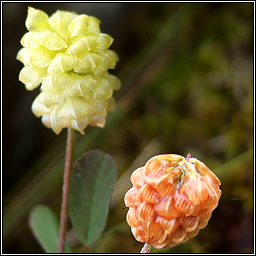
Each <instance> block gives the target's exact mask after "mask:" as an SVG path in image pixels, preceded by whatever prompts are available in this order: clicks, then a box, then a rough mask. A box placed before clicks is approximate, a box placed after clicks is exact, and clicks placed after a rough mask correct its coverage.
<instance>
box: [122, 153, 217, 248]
mask: <svg viewBox="0 0 256 256" xmlns="http://www.w3.org/2000/svg"><path fill="white" fill-rule="evenodd" d="M131 182H132V184H133V187H132V188H131V189H129V190H128V191H127V192H126V194H125V198H124V200H125V204H126V206H127V207H129V211H128V213H127V217H126V219H127V222H128V224H129V225H130V226H131V230H132V233H133V235H134V237H135V238H136V240H137V241H139V242H145V243H147V244H150V245H152V246H154V247H155V248H165V247H173V246H176V245H178V244H180V243H184V242H186V241H187V240H188V239H189V238H191V237H194V236H196V235H197V234H198V232H199V230H200V229H202V228H205V227H206V226H207V224H208V221H209V219H210V218H211V215H212V211H213V210H214V209H215V208H216V207H217V205H218V202H219V199H220V196H221V190H220V188H219V186H220V184H221V183H220V181H219V179H218V178H217V177H216V175H215V174H214V173H213V172H212V171H211V170H210V169H209V168H208V167H207V166H206V165H205V164H204V163H202V162H200V161H199V160H197V159H196V158H190V154H189V155H188V157H187V158H184V157H182V156H180V155H175V154H169V155H159V156H155V157H152V158H151V159H149V160H148V162H147V163H146V164H145V166H143V167H141V168H138V169H136V170H135V171H134V172H133V173H132V175H131Z"/></svg>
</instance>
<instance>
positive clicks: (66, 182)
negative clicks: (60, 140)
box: [58, 128, 75, 253]
mask: <svg viewBox="0 0 256 256" xmlns="http://www.w3.org/2000/svg"><path fill="white" fill-rule="evenodd" d="M74 135H75V132H74V130H73V129H72V128H68V136H67V147H66V157H65V170H64V179H63V192H62V204H61V214H60V236H59V249H58V252H59V253H63V252H64V249H65V238H66V233H67V226H68V208H69V192H70V181H71V177H72V175H71V174H72V165H73V151H74V137H75V136H74Z"/></svg>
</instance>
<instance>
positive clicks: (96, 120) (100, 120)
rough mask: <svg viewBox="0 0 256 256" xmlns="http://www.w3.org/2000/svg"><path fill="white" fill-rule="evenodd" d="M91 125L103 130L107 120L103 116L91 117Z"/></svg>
mask: <svg viewBox="0 0 256 256" xmlns="http://www.w3.org/2000/svg"><path fill="white" fill-rule="evenodd" d="M89 120H90V121H89V122H90V125H92V126H98V127H100V128H103V127H104V126H105V124H106V118H105V117H104V116H101V115H94V116H91V117H90V119H89Z"/></svg>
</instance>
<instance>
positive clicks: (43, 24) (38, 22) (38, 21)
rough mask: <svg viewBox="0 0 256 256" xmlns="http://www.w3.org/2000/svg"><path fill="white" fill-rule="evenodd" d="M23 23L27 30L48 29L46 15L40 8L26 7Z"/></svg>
mask: <svg viewBox="0 0 256 256" xmlns="http://www.w3.org/2000/svg"><path fill="white" fill-rule="evenodd" d="M25 25H26V27H27V29H28V30H29V31H43V30H48V29H50V26H49V23H48V15H47V14H46V13H45V12H43V11H40V10H37V9H34V8H32V7H28V16H27V19H26V22H25Z"/></svg>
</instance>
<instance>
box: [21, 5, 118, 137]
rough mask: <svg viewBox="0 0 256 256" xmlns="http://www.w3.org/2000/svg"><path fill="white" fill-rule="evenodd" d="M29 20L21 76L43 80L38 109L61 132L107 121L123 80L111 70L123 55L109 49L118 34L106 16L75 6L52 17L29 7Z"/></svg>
mask: <svg viewBox="0 0 256 256" xmlns="http://www.w3.org/2000/svg"><path fill="white" fill-rule="evenodd" d="M25 24H26V27H27V29H28V31H29V32H27V33H26V34H25V35H24V36H23V37H22V39H21V45H22V46H23V47H24V48H22V49H21V50H20V51H19V52H18V55H17V59H18V60H19V61H21V62H22V63H23V64H24V67H23V68H22V70H21V71H20V75H19V80H20V81H21V82H22V83H24V84H25V86H26V89H27V90H34V89H35V88H37V87H38V86H40V84H41V87H40V89H41V92H40V94H39V95H38V96H37V97H36V99H35V100H34V102H33V104H32V111H33V113H34V114H35V115H36V116H37V117H41V119H42V122H43V124H44V125H45V126H47V127H48V128H52V129H53V131H54V132H55V133H56V134H58V133H60V131H61V130H62V129H63V128H66V127H71V128H73V129H76V130H78V131H80V132H81V133H82V134H84V129H85V127H86V126H87V125H93V126H94V125H96V126H99V127H104V125H105V118H106V116H107V112H108V111H111V110H113V108H114V106H115V101H114V99H113V97H112V94H113V91H114V90H118V89H119V88H120V80H119V79H118V78H117V77H116V76H114V75H111V74H109V73H108V69H113V68H114V67H115V65H116V62H117V61H118V56H117V54H116V53H115V52H114V51H112V50H108V48H109V46H110V45H111V44H112V42H113V39H112V37H111V36H109V35H107V34H103V33H101V31H100V27H99V24H100V21H99V20H98V19H97V18H95V17H90V16H87V15H84V14H82V15H77V14H76V13H73V12H69V11H57V12H55V13H54V14H53V15H52V16H50V17H48V16H47V14H46V13H44V12H43V11H40V10H37V9H34V8H30V7H29V8H28V16H27V19H26V23H25Z"/></svg>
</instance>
